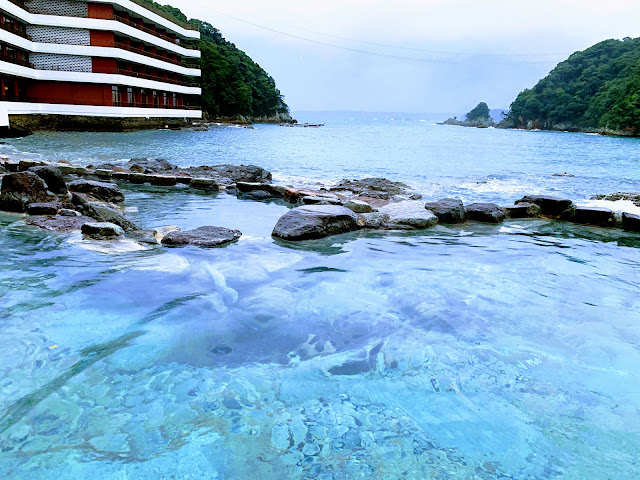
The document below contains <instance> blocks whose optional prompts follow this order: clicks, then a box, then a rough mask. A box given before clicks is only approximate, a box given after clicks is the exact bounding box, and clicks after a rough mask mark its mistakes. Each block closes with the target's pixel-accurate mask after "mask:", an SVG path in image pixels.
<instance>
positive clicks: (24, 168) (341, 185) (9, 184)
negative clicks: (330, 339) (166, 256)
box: [0, 158, 640, 247]
mask: <svg viewBox="0 0 640 480" xmlns="http://www.w3.org/2000/svg"><path fill="white" fill-rule="evenodd" d="M0 177H2V186H1V189H0V210H2V211H6V212H13V213H19V214H24V215H26V220H25V221H26V223H27V224H28V225H33V226H36V227H40V228H43V229H46V230H51V231H57V232H71V231H79V232H81V233H82V234H83V235H84V236H85V237H86V238H90V239H94V240H101V241H110V240H117V239H123V238H128V239H129V240H131V241H133V242H136V243H139V244H147V245H164V246H167V247H176V246H184V245H194V246H198V247H219V246H223V245H226V244H229V243H232V242H235V241H237V240H238V239H239V238H240V237H241V236H242V233H241V232H240V231H238V230H236V229H233V226H232V225H231V226H213V225H204V226H202V227H200V228H196V229H194V230H191V231H184V232H183V231H180V228H178V227H176V226H163V227H159V228H155V229H142V228H140V227H139V226H138V225H136V224H135V223H134V222H132V221H131V220H130V219H129V218H127V216H126V212H125V209H124V202H125V195H124V193H123V190H122V189H121V186H123V185H125V184H132V185H142V184H149V185H153V186H156V187H161V188H167V189H172V188H183V189H184V188H187V189H195V190H198V191H200V192H202V193H204V194H207V193H208V194H212V195H215V194H218V192H220V191H225V192H226V193H228V194H232V195H236V196H237V197H238V198H240V199H245V200H252V201H265V200H268V201H272V200H277V201H281V202H283V203H284V204H287V205H288V206H289V207H290V210H289V211H288V212H287V213H286V214H284V215H283V216H282V217H281V218H280V219H279V221H278V222H277V223H276V225H275V226H274V229H273V233H272V235H273V237H274V238H276V239H279V240H284V241H291V242H297V241H303V240H311V239H318V238H324V237H328V236H331V235H336V234H341V233H346V232H353V231H357V230H422V229H427V228H431V227H433V226H435V225H437V224H445V225H453V224H461V223H466V222H482V223H488V224H499V223H502V222H503V221H505V220H506V219H509V218H547V219H554V220H562V221H568V222H573V223H577V224H584V225H592V226H597V227H617V228H622V229H625V230H627V231H631V232H640V216H638V215H633V214H630V213H622V214H618V213H615V212H614V211H612V210H610V209H607V208H602V207H584V206H576V205H575V204H574V203H573V202H572V201H571V200H569V199H562V198H556V197H550V196H541V195H524V196H523V197H522V198H520V199H518V200H516V201H515V202H514V204H513V205H506V206H504V205H503V206H500V205H497V204H493V203H472V204H468V205H464V204H463V203H462V202H461V201H460V200H459V199H453V198H445V199H440V200H437V201H430V202H425V201H423V200H421V195H420V194H419V193H416V192H414V191H412V190H411V188H410V187H409V186H408V185H406V184H404V183H401V182H394V181H391V180H388V179H384V178H364V179H343V180H342V181H340V182H338V183H336V184H334V185H332V186H329V187H323V188H319V189H307V188H296V187H294V186H292V185H280V184H277V183H274V182H273V177H272V174H271V173H270V172H268V171H267V170H265V169H264V168H261V167H258V166H255V165H228V164H221V165H203V166H198V167H187V168H183V167H178V166H176V165H173V164H172V163H170V162H169V161H167V160H164V159H149V158H135V159H131V160H129V161H128V162H126V163H105V164H99V165H89V166H87V167H84V166H80V165H72V164H69V163H57V164H54V163H51V162H41V161H27V160H23V161H20V162H13V161H11V160H7V159H3V160H0ZM594 198H596V199H606V200H631V201H633V202H634V203H635V204H636V205H640V194H633V193H617V194H612V195H602V196H597V197H594Z"/></svg>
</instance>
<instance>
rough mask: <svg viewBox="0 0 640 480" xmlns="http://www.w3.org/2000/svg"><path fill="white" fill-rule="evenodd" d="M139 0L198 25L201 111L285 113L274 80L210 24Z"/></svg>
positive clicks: (217, 113)
mask: <svg viewBox="0 0 640 480" xmlns="http://www.w3.org/2000/svg"><path fill="white" fill-rule="evenodd" d="M140 1H143V2H144V3H147V4H150V5H153V6H154V7H156V8H159V9H161V10H162V11H164V12H166V13H168V14H170V15H172V16H173V17H175V18H176V19H178V20H180V21H182V22H185V23H190V24H194V25H197V26H198V27H199V29H200V33H201V39H200V42H199V47H200V50H201V52H202V59H201V68H202V78H201V83H202V108H203V110H204V111H205V112H207V113H208V114H209V115H211V116H214V117H215V116H227V117H232V116H235V115H244V116H250V117H274V116H276V115H281V116H284V117H288V114H289V107H288V106H287V104H286V103H285V102H284V99H283V96H282V95H281V93H280V90H278V88H277V87H276V82H275V80H274V79H273V78H272V77H271V76H270V75H269V74H267V72H265V71H264V70H263V69H262V67H260V65H258V64H257V63H255V62H254V61H253V60H252V59H251V58H250V57H249V56H248V55H247V54H246V53H244V52H243V51H242V50H240V49H238V48H237V47H236V46H235V45H234V44H233V43H231V42H228V41H227V40H225V39H224V37H223V36H222V35H221V34H220V32H219V31H218V29H216V28H215V27H213V25H211V24H209V23H207V22H203V21H200V20H196V19H192V20H188V19H187V17H186V16H185V15H184V14H183V13H182V12H181V11H180V10H179V9H177V8H175V7H172V6H170V5H159V4H157V3H154V2H153V1H151V0H140Z"/></svg>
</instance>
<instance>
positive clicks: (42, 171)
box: [29, 165, 68, 195]
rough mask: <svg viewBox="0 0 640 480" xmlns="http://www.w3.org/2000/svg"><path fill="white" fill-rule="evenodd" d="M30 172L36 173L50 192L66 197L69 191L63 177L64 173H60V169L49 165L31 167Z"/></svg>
mask: <svg viewBox="0 0 640 480" xmlns="http://www.w3.org/2000/svg"><path fill="white" fill-rule="evenodd" d="M29 171H30V172H33V173H35V174H36V175H38V176H39V177H40V178H41V179H42V180H44V182H45V183H46V184H47V188H48V189H49V191H50V192H52V193H55V194H57V195H66V193H67V191H68V190H67V184H66V183H65V181H64V177H63V176H62V172H60V169H59V168H56V167H52V166H48V165H47V166H40V167H31V168H29Z"/></svg>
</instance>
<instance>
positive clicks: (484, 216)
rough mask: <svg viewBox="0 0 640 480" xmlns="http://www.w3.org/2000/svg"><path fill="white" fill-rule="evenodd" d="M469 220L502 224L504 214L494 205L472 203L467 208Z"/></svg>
mask: <svg viewBox="0 0 640 480" xmlns="http://www.w3.org/2000/svg"><path fill="white" fill-rule="evenodd" d="M467 215H468V216H469V220H474V221H476V222H484V223H502V222H503V221H504V219H505V214H504V211H503V210H502V208H500V207H499V206H498V205H496V204H495V203H472V204H471V205H468V206H467Z"/></svg>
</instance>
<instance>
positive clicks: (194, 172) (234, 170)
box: [179, 164, 272, 184]
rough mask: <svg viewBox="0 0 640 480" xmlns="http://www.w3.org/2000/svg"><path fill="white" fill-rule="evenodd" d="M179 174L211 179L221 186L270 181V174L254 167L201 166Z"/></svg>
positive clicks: (181, 170)
mask: <svg viewBox="0 0 640 480" xmlns="http://www.w3.org/2000/svg"><path fill="white" fill-rule="evenodd" d="M179 171H180V172H183V173H188V174H189V175H191V176H192V177H205V178H213V179H215V180H217V181H218V182H219V183H222V184H231V183H237V182H249V183H268V182H271V180H272V175H271V172H268V171H267V170H265V169H264V168H262V167H258V166H256V165H227V164H223V165H213V166H208V165H203V166H200V167H189V168H181V169H179Z"/></svg>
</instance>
